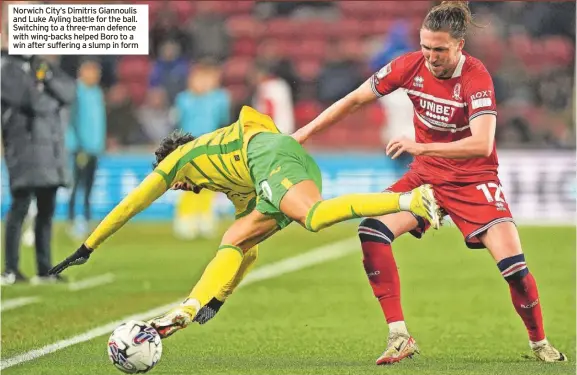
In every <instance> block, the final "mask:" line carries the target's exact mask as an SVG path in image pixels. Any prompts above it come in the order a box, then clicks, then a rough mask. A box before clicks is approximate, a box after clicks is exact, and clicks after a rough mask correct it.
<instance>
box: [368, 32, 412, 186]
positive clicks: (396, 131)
mask: <svg viewBox="0 0 577 375" xmlns="http://www.w3.org/2000/svg"><path fill="white" fill-rule="evenodd" d="M409 30H410V29H409V25H408V24H407V23H406V22H403V21H399V22H396V23H395V24H393V25H392V26H391V29H390V32H389V34H388V35H387V37H386V38H385V42H384V44H383V48H382V50H380V51H379V52H377V54H376V55H375V56H374V57H373V58H372V59H371V61H370V67H371V70H372V71H373V72H377V71H382V72H383V74H386V69H387V68H386V66H387V64H389V63H390V62H391V61H393V60H394V59H396V58H397V57H399V56H401V55H404V54H406V53H409V52H413V51H415V50H417V49H418V47H417V46H415V45H414V44H413V43H412V42H411V36H410V34H409ZM379 104H380V105H381V106H382V108H383V111H384V112H385V113H386V119H387V121H386V124H384V125H385V126H383V134H382V136H383V146H384V145H386V144H387V143H388V142H389V141H390V140H391V139H393V138H396V137H408V138H410V139H415V128H414V126H413V125H412V122H413V103H412V102H411V100H410V99H409V97H408V96H407V94H406V93H405V92H404V91H403V90H396V91H394V92H392V93H390V94H389V95H385V96H383V97H382V98H380V99H379ZM412 160H413V159H412V156H411V155H410V154H409V153H408V152H404V153H403V154H401V156H400V157H398V158H397V159H395V160H394V161H393V162H394V163H395V167H396V168H397V170H396V171H395V172H396V173H397V175H398V176H401V175H402V174H403V173H404V172H405V170H406V169H407V166H408V165H409V164H410V162H411V161H412Z"/></svg>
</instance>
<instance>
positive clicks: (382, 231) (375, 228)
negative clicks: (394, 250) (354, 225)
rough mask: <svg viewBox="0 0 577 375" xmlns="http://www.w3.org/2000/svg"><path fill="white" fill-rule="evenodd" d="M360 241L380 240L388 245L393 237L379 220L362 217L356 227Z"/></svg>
mask: <svg viewBox="0 0 577 375" xmlns="http://www.w3.org/2000/svg"><path fill="white" fill-rule="evenodd" d="M358 234H359V239H360V240H361V242H380V243H383V244H385V245H390V244H391V243H392V242H393V240H394V239H395V235H394V234H393V232H392V231H391V230H390V229H389V228H388V227H387V226H386V225H385V224H384V223H383V222H381V221H380V220H377V219H374V218H366V219H363V220H362V221H361V222H360V224H359V228H358Z"/></svg>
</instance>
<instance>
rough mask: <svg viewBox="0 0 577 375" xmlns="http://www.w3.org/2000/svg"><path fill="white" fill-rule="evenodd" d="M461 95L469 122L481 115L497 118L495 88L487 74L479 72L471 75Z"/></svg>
mask: <svg viewBox="0 0 577 375" xmlns="http://www.w3.org/2000/svg"><path fill="white" fill-rule="evenodd" d="M463 94H464V95H465V100H466V102H467V110H468V116H469V122H471V120H473V119H474V118H475V117H478V116H481V115H486V114H490V115H494V116H497V103H496V101H495V88H494V87H493V80H492V79H491V75H490V74H489V72H487V71H481V72H479V73H476V74H475V75H473V76H472V77H471V79H469V80H468V81H467V83H466V84H465V85H464V87H463Z"/></svg>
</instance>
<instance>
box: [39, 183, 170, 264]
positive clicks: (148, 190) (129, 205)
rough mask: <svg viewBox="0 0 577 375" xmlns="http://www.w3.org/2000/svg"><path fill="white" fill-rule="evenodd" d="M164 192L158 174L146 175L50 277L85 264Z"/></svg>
mask: <svg viewBox="0 0 577 375" xmlns="http://www.w3.org/2000/svg"><path fill="white" fill-rule="evenodd" d="M166 190H167V185H166V182H165V180H164V178H163V177H162V176H161V175H160V174H158V173H151V174H150V175H148V177H146V178H145V179H144V181H142V183H141V184H140V185H139V186H138V187H137V188H136V189H134V190H133V191H132V192H131V193H130V194H129V195H128V196H127V197H126V198H124V199H123V200H122V202H120V203H119V204H118V205H117V206H116V207H115V208H114V209H113V210H112V211H111V212H110V213H109V214H108V215H107V216H106V217H105V218H104V220H102V222H101V223H100V224H99V225H98V227H97V228H96V229H95V230H94V232H92V234H91V235H90V236H89V237H88V239H87V240H86V242H84V243H83V244H82V246H80V248H79V249H78V250H76V252H74V253H73V254H72V255H70V256H69V257H68V258H66V259H65V260H64V261H62V262H61V263H59V264H58V265H56V266H55V267H54V268H52V269H51V270H50V271H49V273H50V274H52V275H54V274H59V273H60V272H62V271H64V270H65V269H66V268H68V267H70V266H74V265H80V264H84V263H86V262H87V261H88V258H90V254H91V253H92V251H94V249H96V248H97V247H98V246H99V245H100V244H101V243H102V242H104V241H105V240H106V239H107V238H108V237H110V236H111V235H113V234H114V233H115V232H116V231H117V230H119V229H120V228H122V226H123V225H124V224H126V222H127V221H128V220H130V219H131V218H132V217H133V216H134V215H136V214H138V213H139V212H141V211H142V210H144V209H145V208H147V207H148V206H150V205H151V204H152V202H154V201H155V200H156V199H158V198H159V197H160V196H161V195H162V194H164V192H166Z"/></svg>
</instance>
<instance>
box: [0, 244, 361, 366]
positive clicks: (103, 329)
mask: <svg viewBox="0 0 577 375" xmlns="http://www.w3.org/2000/svg"><path fill="white" fill-rule="evenodd" d="M357 247H358V240H357V239H356V238H349V239H346V240H342V241H338V242H334V243H332V244H329V245H325V246H321V247H318V248H315V249H313V250H311V251H309V252H306V253H304V254H300V255H297V256H295V257H291V258H288V259H284V260H281V261H278V262H275V263H272V264H268V265H266V266H262V267H260V268H257V269H255V270H254V271H252V272H251V273H250V274H248V275H247V276H246V278H245V279H244V280H243V282H242V284H241V285H239V287H241V286H246V285H249V284H252V283H255V282H258V281H261V280H266V279H271V278H275V277H277V276H280V275H284V274H286V273H289V272H294V271H298V270H301V269H303V268H307V267H310V266H314V265H316V264H319V263H324V262H327V261H329V260H334V259H338V258H342V257H344V256H345V255H347V254H350V253H352V252H355V251H358V250H357ZM180 302H182V299H180V300H178V301H175V302H173V303H170V304H167V305H164V306H160V307H157V308H154V309H152V310H148V311H145V312H143V313H140V314H134V315H131V316H127V317H124V318H122V319H120V320H117V321H114V322H111V323H108V324H105V325H103V326H100V327H97V328H94V329H91V330H90V331H87V332H84V333H81V334H79V335H76V336H73V337H70V338H68V339H64V340H61V341H58V342H55V343H54V344H50V345H46V346H43V347H41V348H39V349H34V350H31V351H29V352H26V353H23V354H20V355H17V356H14V357H11V358H8V359H6V360H3V361H2V363H1V366H0V370H4V369H7V368H9V367H12V366H16V365H19V364H21V363H24V362H29V361H32V360H34V359H36V358H39V357H42V356H45V355H47V354H50V353H54V352H56V351H58V350H61V349H64V348H67V347H69V346H72V345H76V344H80V343H82V342H85V341H89V340H92V339H93V338H96V337H99V336H103V335H106V334H109V333H110V332H112V331H113V330H114V329H115V328H116V327H117V326H119V325H120V324H122V323H124V322H126V321H128V320H146V319H149V318H152V317H154V316H157V315H160V314H163V313H165V312H166V310H168V309H170V308H172V307H174V305H175V304H178V303H180Z"/></svg>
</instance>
